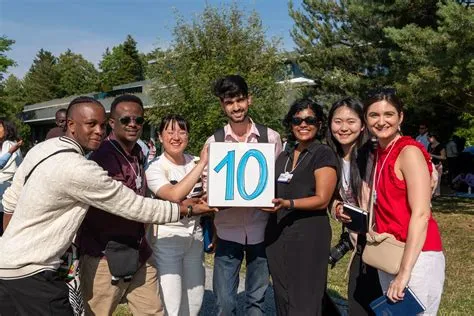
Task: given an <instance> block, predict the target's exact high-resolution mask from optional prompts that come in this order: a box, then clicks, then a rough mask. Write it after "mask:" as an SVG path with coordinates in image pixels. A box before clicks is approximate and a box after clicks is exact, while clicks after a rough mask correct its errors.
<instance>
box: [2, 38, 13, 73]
mask: <svg viewBox="0 0 474 316" xmlns="http://www.w3.org/2000/svg"><path fill="white" fill-rule="evenodd" d="M14 43H15V41H14V40H11V39H8V38H7V37H6V36H0V82H1V81H3V76H4V73H5V72H6V71H7V69H8V67H11V66H13V65H15V61H14V60H13V59H11V58H8V57H7V56H6V55H5V52H7V51H9V50H10V49H11V46H12V45H13V44H14Z"/></svg>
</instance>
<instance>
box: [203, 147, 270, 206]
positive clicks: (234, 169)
mask: <svg viewBox="0 0 474 316" xmlns="http://www.w3.org/2000/svg"><path fill="white" fill-rule="evenodd" d="M207 181H208V182H207V191H208V192H207V193H208V196H207V201H208V203H209V205H210V206H213V207H234V206H241V207H272V206H273V203H272V199H273V198H274V197H275V144H267V143H211V144H210V145H209V165H208V179H207Z"/></svg>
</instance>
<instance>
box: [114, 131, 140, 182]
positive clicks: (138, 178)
mask: <svg viewBox="0 0 474 316" xmlns="http://www.w3.org/2000/svg"><path fill="white" fill-rule="evenodd" d="M107 140H108V141H109V142H110V143H111V144H112V146H114V148H115V150H116V151H118V152H119V153H120V154H121V155H122V157H123V158H125V160H126V161H127V162H128V164H129V165H130V168H131V169H132V171H133V174H134V175H135V188H137V190H140V189H141V188H142V184H143V181H142V177H141V175H140V165H139V164H138V163H137V171H138V174H137V173H136V172H135V168H133V165H132V164H131V163H130V161H129V160H128V159H127V157H125V155H124V154H123V153H122V151H121V150H120V149H118V148H117V146H115V144H114V142H113V141H112V140H111V139H110V137H109V136H108V137H107Z"/></svg>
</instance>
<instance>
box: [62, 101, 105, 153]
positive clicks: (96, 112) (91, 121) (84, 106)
mask: <svg viewBox="0 0 474 316" xmlns="http://www.w3.org/2000/svg"><path fill="white" fill-rule="evenodd" d="M104 135H105V110H104V107H103V106H101V105H98V104H95V103H81V104H76V105H75V108H74V110H73V111H72V113H71V117H70V118H68V119H67V131H66V136H68V137H71V138H73V139H75V140H76V141H77V142H78V143H79V145H81V146H82V148H84V149H85V150H86V151H89V150H96V149H97V148H99V146H100V143H101V142H102V139H103V138H104Z"/></svg>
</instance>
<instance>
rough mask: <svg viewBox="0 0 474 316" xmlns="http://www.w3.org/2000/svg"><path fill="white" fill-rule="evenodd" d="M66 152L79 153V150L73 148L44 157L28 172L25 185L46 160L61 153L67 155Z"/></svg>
mask: <svg viewBox="0 0 474 316" xmlns="http://www.w3.org/2000/svg"><path fill="white" fill-rule="evenodd" d="M66 152H75V153H77V150H75V149H72V148H71V149H61V150H58V151H56V152H54V153H52V154H51V155H49V156H46V157H44V158H43V159H41V160H40V162H38V163H37V164H36V165H35V166H34V167H33V168H32V169H31V170H30V172H28V174H27V175H26V177H25V181H24V182H23V185H25V184H26V182H27V181H28V179H29V178H30V176H31V174H32V173H33V171H35V169H36V167H38V165H40V164H41V163H42V162H43V161H45V160H46V159H48V158H49V157H52V156H54V155H57V154H59V153H66Z"/></svg>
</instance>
